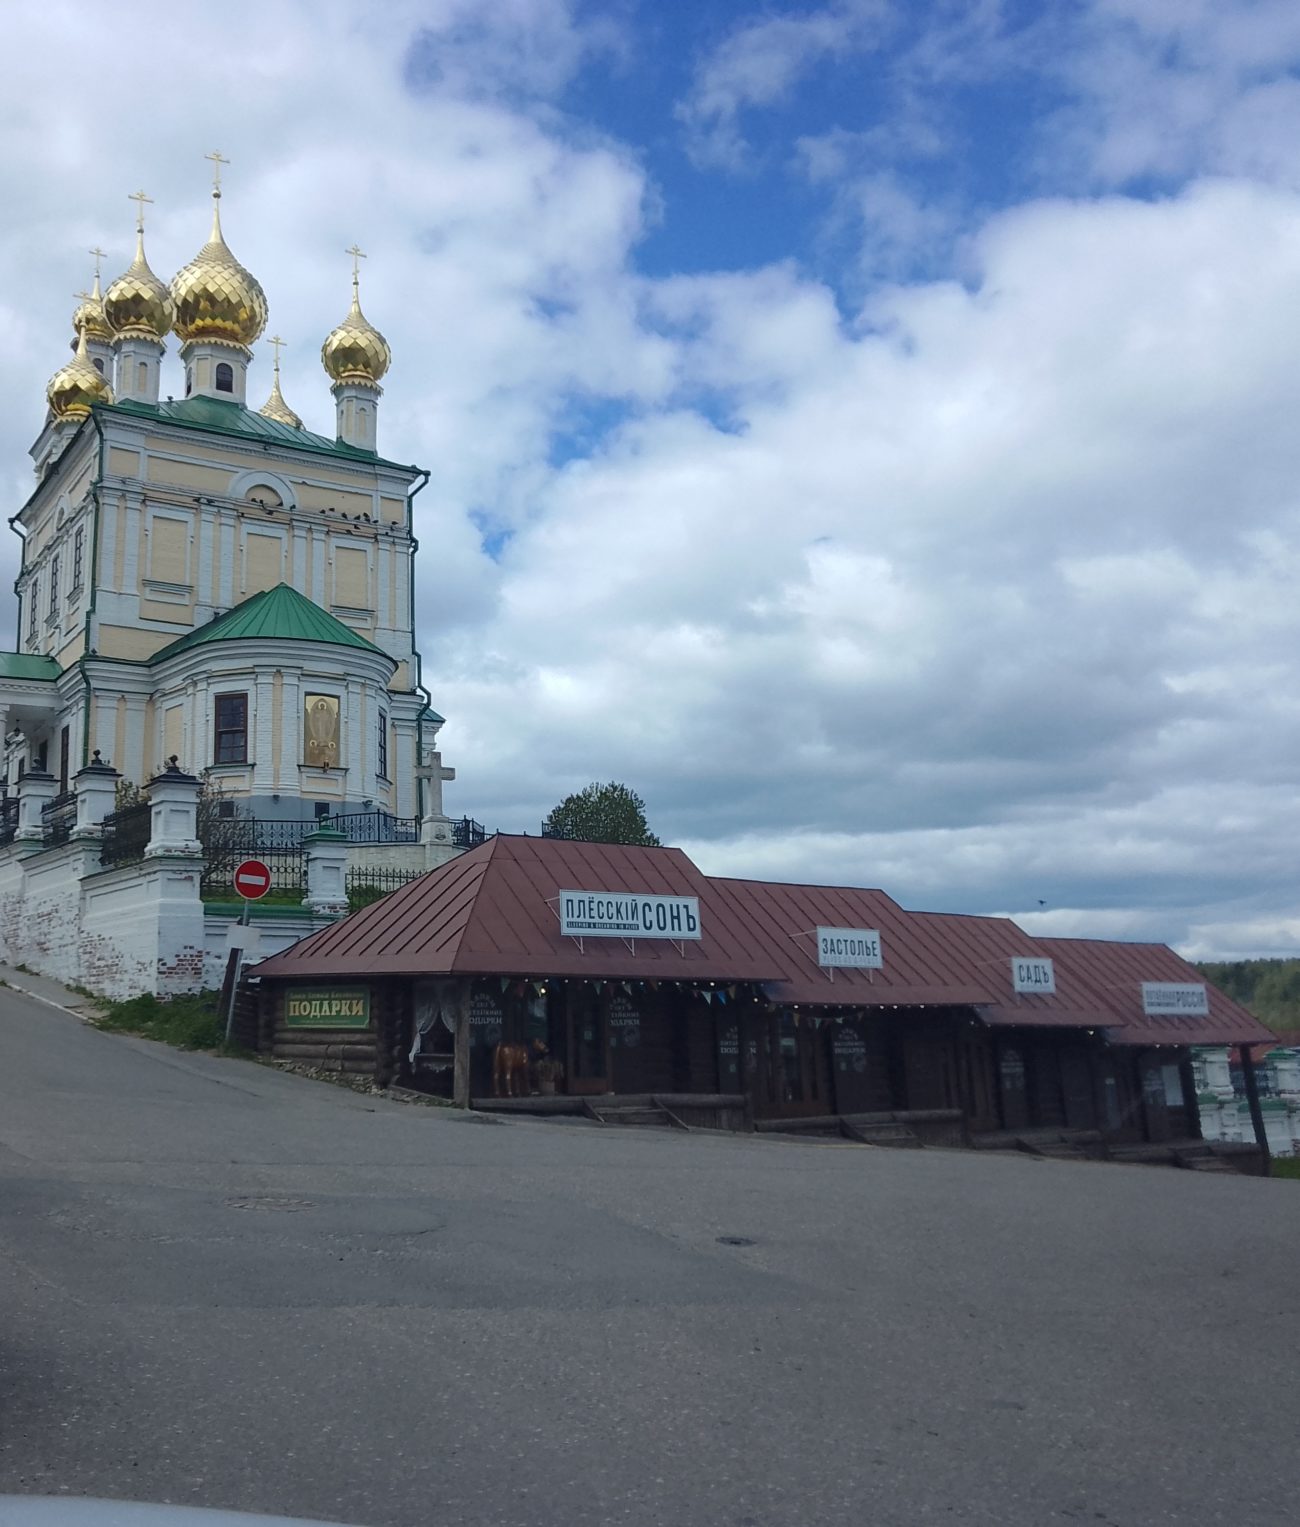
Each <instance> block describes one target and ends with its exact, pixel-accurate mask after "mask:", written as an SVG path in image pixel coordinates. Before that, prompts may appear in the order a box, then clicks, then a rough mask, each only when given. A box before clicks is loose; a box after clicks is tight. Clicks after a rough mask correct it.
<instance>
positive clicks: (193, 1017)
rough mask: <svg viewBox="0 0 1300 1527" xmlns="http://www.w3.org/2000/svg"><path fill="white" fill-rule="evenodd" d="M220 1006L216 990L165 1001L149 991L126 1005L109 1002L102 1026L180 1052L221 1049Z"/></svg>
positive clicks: (223, 1030) (131, 999)
mask: <svg viewBox="0 0 1300 1527" xmlns="http://www.w3.org/2000/svg"><path fill="white" fill-rule="evenodd" d="M219 1006H220V993H219V992H215V991H202V992H196V993H195V994H194V995H193V996H185V997H166V998H163V997H155V996H153V995H152V994H150V993H148V992H146V993H144V994H143V995H142V996H139V997H128V998H127V1000H126V1001H125V1002H110V1003H108V1004H107V1008H106V1011H105V1013H104V1016H103V1017H102V1018H101V1019H100V1020H99V1027H100V1028H101V1029H112V1030H114V1031H115V1032H117V1033H121V1034H141V1035H143V1036H144V1037H145V1038H146V1039H160V1040H161V1041H162V1042H163V1043H164V1044H169V1045H175V1046H176V1048H177V1049H179V1050H218V1049H220V1048H221V1046H222V1043H223V1041H224V1039H225V1022H224V1020H223V1018H222V1015H221V1013H220V1011H219Z"/></svg>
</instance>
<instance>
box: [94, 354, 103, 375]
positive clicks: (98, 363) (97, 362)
mask: <svg viewBox="0 0 1300 1527" xmlns="http://www.w3.org/2000/svg"><path fill="white" fill-rule="evenodd" d="M95 370H96V371H98V372H99V374H100V376H103V374H104V363H103V361H102V360H100V358H99V357H98V356H96V357H95Z"/></svg>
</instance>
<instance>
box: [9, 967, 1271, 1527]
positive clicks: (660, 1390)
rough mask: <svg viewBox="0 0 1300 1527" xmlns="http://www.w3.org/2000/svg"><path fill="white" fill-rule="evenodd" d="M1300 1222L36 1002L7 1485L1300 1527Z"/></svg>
mask: <svg viewBox="0 0 1300 1527" xmlns="http://www.w3.org/2000/svg"><path fill="white" fill-rule="evenodd" d="M728 1237H732V1238H741V1239H743V1240H744V1241H746V1242H752V1244H742V1245H732V1244H727V1243H726V1238H728ZM1298 1248H1300V1184H1297V1183H1294V1182H1283V1181H1271V1182H1268V1181H1259V1180H1254V1179H1245V1178H1240V1179H1238V1178H1229V1177H1219V1176H1209V1175H1207V1176H1199V1175H1197V1174H1194V1173H1190V1172H1177V1171H1172V1170H1159V1169H1153V1168H1141V1167H1118V1166H1102V1165H1094V1164H1091V1163H1088V1164H1075V1163H1060V1162H1035V1161H1030V1160H1022V1159H1018V1158H1014V1157H1003V1156H994V1157H989V1156H977V1155H972V1154H968V1153H962V1152H945V1151H924V1152H887V1151H877V1150H872V1149H870V1148H864V1147H854V1146H848V1145H845V1146H835V1145H826V1146H818V1145H811V1144H783V1143H779V1142H772V1141H764V1140H754V1139H748V1138H739V1137H721V1138H715V1137H708V1136H696V1135H692V1136H684V1135H680V1134H672V1133H665V1134H659V1133H656V1132H641V1131H626V1132H619V1133H614V1134H611V1133H610V1132H609V1131H603V1132H602V1130H601V1128H600V1126H595V1125H592V1126H587V1125H581V1124H573V1125H564V1124H547V1123H534V1122H529V1121H521V1122H514V1121H512V1122H509V1123H497V1122H489V1121H484V1120H482V1119H478V1118H473V1117H471V1118H461V1117H458V1116H455V1115H452V1114H450V1113H449V1112H444V1111H440V1110H434V1109H429V1108H422V1107H418V1106H411V1105H403V1104H400V1103H394V1102H389V1101H387V1100H384V1099H377V1098H369V1097H363V1096H361V1095H359V1094H355V1093H351V1092H347V1091H345V1090H343V1089H341V1088H334V1087H330V1086H327V1085H323V1084H319V1083H313V1082H310V1081H306V1080H303V1079H301V1078H297V1077H292V1076H287V1075H283V1074H281V1073H279V1072H276V1071H273V1070H270V1069H268V1068H265V1067H260V1066H256V1065H253V1064H251V1063H248V1062H239V1061H221V1060H216V1059H213V1058H210V1057H206V1056H189V1055H180V1054H177V1053H175V1052H173V1051H170V1050H167V1049H164V1048H163V1047H161V1046H158V1045H154V1044H150V1043H148V1042H146V1041H138V1040H130V1039H123V1038H120V1037H117V1036H109V1035H105V1034H100V1033H98V1032H96V1031H94V1030H90V1029H87V1028H85V1027H83V1026H82V1025H81V1024H80V1023H79V1022H78V1021H77V1020H75V1019H73V1018H71V1017H67V1016H65V1015H63V1014H60V1013H57V1012H54V1011H51V1010H50V1009H48V1008H43V1007H41V1006H40V1005H38V1004H37V1003H35V1002H33V1001H31V1000H29V999H27V998H25V997H20V996H18V995H16V994H15V993H13V992H11V991H0V1493H4V1492H6V1491H9V1492H16V1493H44V1494H54V1493H59V1492H67V1493H70V1494H73V1495H103V1496H112V1497H120V1498H138V1499H142V1500H153V1501H171V1502H176V1503H183V1504H191V1505H200V1504H201V1505H211V1506H223V1507H227V1508H238V1509H244V1510H257V1511H268V1512H281V1513H284V1514H286V1515H301V1516H313V1517H322V1518H326V1519H329V1520H342V1521H347V1522H355V1523H363V1524H389V1523H391V1524H410V1527H417V1524H418V1527H426V1524H439V1523H444V1522H445V1523H456V1524H471V1527H478V1524H488V1523H510V1524H522V1523H528V1524H536V1523H540V1524H548V1527H549V1524H559V1523H566V1524H586V1523H631V1524H643V1523H673V1524H678V1527H683V1524H696V1523H700V1524H710V1527H713V1524H725V1527H775V1524H791V1527H794V1524H819V1523H828V1524H829V1523H836V1524H838V1523H854V1524H859V1523H868V1522H869V1523H872V1524H894V1523H899V1524H903V1523H906V1524H911V1523H917V1522H945V1523H951V1522H960V1523H988V1524H996V1527H1013V1524H1021V1523H1023V1524H1032V1527H1040V1524H1044V1523H1057V1522H1062V1523H1089V1524H1094V1527H1095V1524H1101V1527H1107V1524H1110V1527H1134V1524H1147V1523H1164V1522H1170V1523H1172V1522H1177V1523H1180V1524H1183V1527H1187V1524H1195V1523H1214V1524H1215V1527H1222V1524H1225V1523H1228V1524H1238V1523H1250V1524H1261V1523H1283V1522H1286V1523H1291V1522H1294V1521H1295V1520H1296V1519H1297V1517H1298V1516H1300V1495H1298V1494H1297V1487H1298V1485H1300V1464H1298V1463H1297V1457H1296V1448H1295V1428H1296V1402H1295V1394H1296V1389H1295V1381H1296V1374H1297V1366H1296V1356H1297V1352H1300V1316H1298V1315H1297V1307H1298V1300H1300V1285H1298V1284H1297V1277H1296V1270H1297V1249H1298Z"/></svg>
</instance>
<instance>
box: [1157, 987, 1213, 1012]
mask: <svg viewBox="0 0 1300 1527" xmlns="http://www.w3.org/2000/svg"><path fill="white" fill-rule="evenodd" d="M1142 1011H1143V1012H1144V1013H1145V1014H1146V1016H1147V1017H1148V1018H1155V1017H1158V1016H1161V1015H1177V1014H1181V1015H1183V1016H1184V1017H1188V1018H1208V1017H1209V1016H1210V994H1209V992H1208V991H1207V990H1206V989H1205V986H1204V984H1203V983H1202V982H1199V981H1195V982H1193V981H1188V982H1187V983H1186V984H1179V983H1177V982H1174V981H1143V983H1142Z"/></svg>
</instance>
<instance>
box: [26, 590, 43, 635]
mask: <svg viewBox="0 0 1300 1527" xmlns="http://www.w3.org/2000/svg"><path fill="white" fill-rule="evenodd" d="M40 602H41V580H40V579H39V578H33V579H32V583H31V588H30V589H29V590H28V593H27V637H28V640H29V641H31V640H35V637H36V606H37V605H38V604H40Z"/></svg>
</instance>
